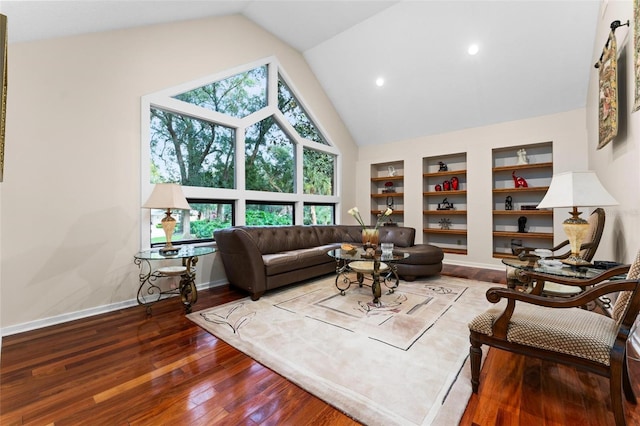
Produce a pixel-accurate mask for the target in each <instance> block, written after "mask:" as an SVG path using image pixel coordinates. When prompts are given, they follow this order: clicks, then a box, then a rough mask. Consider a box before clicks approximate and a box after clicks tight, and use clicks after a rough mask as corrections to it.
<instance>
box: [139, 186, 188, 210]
mask: <svg viewBox="0 0 640 426" xmlns="http://www.w3.org/2000/svg"><path fill="white" fill-rule="evenodd" d="M142 207H144V208H146V209H173V210H191V207H190V206H189V203H188V202H187V199H186V198H185V197H184V194H183V193H182V188H181V187H180V185H178V184H177V183H157V184H156V186H155V188H153V191H152V192H151V195H150V196H149V199H148V200H147V202H146V203H144V204H143V205H142Z"/></svg>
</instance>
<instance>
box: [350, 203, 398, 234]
mask: <svg viewBox="0 0 640 426" xmlns="http://www.w3.org/2000/svg"><path fill="white" fill-rule="evenodd" d="M348 213H349V214H350V215H351V216H353V217H354V218H355V219H356V221H358V223H359V224H360V226H362V229H366V228H368V226H367V225H365V224H364V220H362V216H360V211H359V210H358V208H357V207H353V208H351V209H349V211H348ZM391 213H393V210H392V209H390V208H387V209H386V210H385V211H384V212H382V213H379V214H378V220H376V226H375V227H374V228H373V229H374V230H376V229H378V228H379V227H380V224H382V222H383V220H384V218H385V217H387V216H389V215H390V214H391Z"/></svg>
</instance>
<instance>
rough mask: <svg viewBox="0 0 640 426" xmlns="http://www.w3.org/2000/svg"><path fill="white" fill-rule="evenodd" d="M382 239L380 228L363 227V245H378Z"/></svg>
mask: <svg viewBox="0 0 640 426" xmlns="http://www.w3.org/2000/svg"><path fill="white" fill-rule="evenodd" d="M379 241H380V232H379V230H378V229H374V228H363V229H362V245H363V246H364V247H365V248H367V247H373V248H376V247H378V242H379Z"/></svg>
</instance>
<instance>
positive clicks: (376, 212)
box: [371, 210, 404, 216]
mask: <svg viewBox="0 0 640 426" xmlns="http://www.w3.org/2000/svg"><path fill="white" fill-rule="evenodd" d="M385 211H386V210H371V214H375V215H379V214H382V213H384V212H385ZM394 214H404V210H394V211H393V213H391V215H390V216H393V215H394Z"/></svg>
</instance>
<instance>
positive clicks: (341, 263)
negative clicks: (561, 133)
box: [336, 259, 400, 304]
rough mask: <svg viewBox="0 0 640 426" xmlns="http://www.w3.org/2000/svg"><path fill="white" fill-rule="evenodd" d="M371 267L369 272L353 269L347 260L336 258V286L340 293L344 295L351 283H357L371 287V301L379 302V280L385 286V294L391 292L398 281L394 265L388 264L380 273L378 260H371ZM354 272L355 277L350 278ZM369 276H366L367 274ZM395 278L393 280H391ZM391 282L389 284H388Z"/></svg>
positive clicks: (380, 287)
mask: <svg viewBox="0 0 640 426" xmlns="http://www.w3.org/2000/svg"><path fill="white" fill-rule="evenodd" d="M371 262H372V263H373V268H372V270H371V271H370V272H369V271H367V272H359V271H354V270H352V269H351V268H350V267H349V263H350V262H349V261H346V260H340V259H336V288H337V289H338V290H340V294H341V295H343V296H344V295H345V293H346V291H347V290H348V289H349V287H351V284H355V283H358V286H360V287H362V286H363V285H366V286H368V287H371V292H372V293H373V303H376V304H377V303H380V297H381V296H382V286H381V282H382V283H384V285H385V287H387V289H388V291H387V294H392V293H393V292H394V291H395V289H396V288H398V284H399V282H400V278H399V277H398V272H397V268H396V265H394V264H390V265H388V268H389V269H388V270H385V271H383V274H382V275H381V274H380V261H378V260H372V261H371ZM354 273H355V274H356V279H355V280H352V279H351V278H352V274H354ZM369 274H370V276H367V275H369ZM365 279H366V280H367V281H371V284H366V283H365ZM394 279H395V282H393V280H394ZM392 282H393V284H391V283H392ZM390 284H391V285H390Z"/></svg>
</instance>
